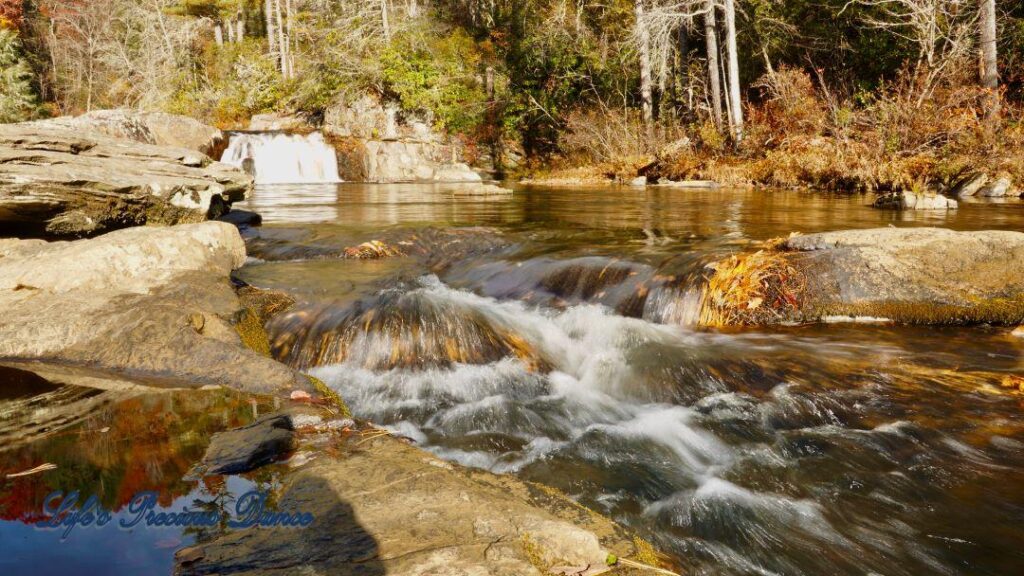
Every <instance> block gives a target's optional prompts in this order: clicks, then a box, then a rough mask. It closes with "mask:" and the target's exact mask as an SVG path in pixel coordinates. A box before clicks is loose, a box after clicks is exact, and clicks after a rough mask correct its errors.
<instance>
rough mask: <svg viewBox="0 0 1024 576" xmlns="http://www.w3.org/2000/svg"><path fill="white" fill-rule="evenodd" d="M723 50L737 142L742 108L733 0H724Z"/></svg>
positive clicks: (739, 140) (731, 122) (741, 124)
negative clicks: (727, 69) (727, 68)
mask: <svg viewBox="0 0 1024 576" xmlns="http://www.w3.org/2000/svg"><path fill="white" fill-rule="evenodd" d="M725 52H726V57H727V58H728V61H729V102H730V106H729V108H730V111H731V118H730V121H729V124H730V126H731V127H732V131H733V137H734V138H735V139H736V143H737V144H738V143H740V142H741V141H742V140H743V108H742V106H741V103H740V58H739V54H738V53H737V49H736V4H735V0H725Z"/></svg>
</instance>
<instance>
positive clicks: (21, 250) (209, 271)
mask: <svg viewBox="0 0 1024 576" xmlns="http://www.w3.org/2000/svg"><path fill="white" fill-rule="evenodd" d="M244 261H245V244H244V242H243V241H242V239H241V237H240V236H239V234H238V230H237V229H236V228H235V227H234V226H232V225H230V224H227V223H224V222H205V223H202V224H190V225H182V226H173V227H141V228H130V229H127V230H119V231H116V232H111V233H109V234H105V235H103V236H100V237H98V238H93V239H89V240H77V241H73V242H49V243H48V242H44V241H42V240H0V309H2V310H3V311H4V314H3V316H2V318H0V358H6V359H8V360H12V359H13V360H23V361H24V360H47V361H57V362H63V363H67V364H71V365H76V364H77V365H88V366H91V367H93V368H96V369H104V370H110V371H114V372H121V373H124V372H128V373H132V374H135V375H147V376H148V377H149V380H150V381H153V380H154V379H155V380H156V381H161V380H163V381H166V382H167V383H168V385H173V386H183V385H185V386H202V385H206V384H214V385H224V386H230V387H233V388H238V389H242V390H251V391H261V392H282V391H289V390H291V389H294V388H302V389H312V388H311V385H310V383H309V382H308V381H307V379H306V378H305V377H303V376H301V375H298V374H297V373H295V372H294V371H292V370H291V369H289V368H287V367H286V366H284V365H283V364H279V363H277V362H274V361H273V360H271V359H270V358H267V357H265V356H261V355H260V354H258V353H256V352H254V351H253V350H250V349H248V348H246V347H245V346H243V336H245V330H244V329H243V328H248V329H256V330H259V329H261V327H259V326H256V327H251V326H250V327H246V326H243V325H242V324H241V323H242V322H244V321H245V320H246V318H248V314H246V313H245V311H244V310H243V309H242V306H241V305H240V303H239V299H238V297H237V296H236V293H235V291H234V289H233V288H232V285H231V282H230V280H229V274H230V273H231V271H232V269H234V268H237V267H239V266H241V265H242V264H243V262H244ZM263 340H264V341H266V336H265V335H264V336H263Z"/></svg>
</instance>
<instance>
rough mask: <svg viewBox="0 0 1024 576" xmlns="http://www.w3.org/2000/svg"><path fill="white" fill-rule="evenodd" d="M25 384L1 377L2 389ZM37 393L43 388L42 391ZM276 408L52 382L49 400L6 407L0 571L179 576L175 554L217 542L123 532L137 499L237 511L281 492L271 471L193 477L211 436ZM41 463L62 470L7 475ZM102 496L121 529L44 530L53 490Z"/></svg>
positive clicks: (16, 375) (1, 433)
mask: <svg viewBox="0 0 1024 576" xmlns="http://www.w3.org/2000/svg"><path fill="white" fill-rule="evenodd" d="M26 378H29V377H28V376H26V373H25V372H21V371H16V370H11V369H3V370H0V390H4V389H6V384H7V383H8V382H12V381H17V380H18V379H21V380H25V379H26ZM37 384H38V382H37ZM272 408H273V404H272V402H271V401H270V400H261V399H257V398H252V397H248V396H243V395H241V394H237V393H232V392H228V391H223V390H202V391H199V390H188V391H171V392H145V391H142V392H140V391H137V390H136V391H105V392H104V391H99V390H92V389H82V388H78V387H74V386H58V385H54V384H52V383H46V384H45V390H42V389H39V387H38V386H37V389H34V390H32V391H31V394H28V395H25V394H22V395H19V397H18V398H11V397H10V395H5V397H4V398H2V399H0V422H2V427H0V542H2V543H3V546H2V550H3V552H2V554H0V573H3V574H29V573H31V574H54V575H66V574H72V573H79V572H80V571H87V572H88V571H92V572H93V573H97V574H138V573H146V574H154V573H171V572H172V569H173V555H174V552H175V550H177V549H180V548H181V547H183V546H186V545H189V544H191V543H193V542H195V541H196V539H197V538H208V537H213V536H215V535H216V533H217V530H216V529H214V531H213V532H209V531H207V532H206V533H203V532H200V531H197V530H195V529H192V528H185V529H182V528H175V527H146V528H136V529H133V530H123V529H120V528H118V527H117V523H118V521H119V520H120V519H121V518H130V517H131V516H132V515H129V514H128V513H127V510H126V506H127V504H128V502H129V501H130V499H131V498H132V496H133V495H135V494H136V493H138V492H140V491H147V490H152V491H156V492H157V493H158V494H159V497H158V505H157V508H156V511H157V512H174V511H181V510H183V509H184V508H186V507H188V508H190V509H192V510H196V509H204V508H208V507H210V506H213V507H229V506H230V505H231V502H233V499H234V498H235V497H237V496H238V495H239V494H242V493H244V492H246V491H248V490H250V489H257V488H258V489H264V490H273V489H276V487H277V486H276V480H275V479H274V477H273V475H272V474H271V473H270V472H268V471H262V472H261V471H257V472H256V473H253V474H250V475H247V476H246V477H241V476H239V477H226V478H225V477H212V476H211V477H205V478H197V477H193V476H191V475H190V470H191V469H192V467H193V465H194V464H195V463H196V462H197V461H198V460H199V459H200V458H201V457H202V455H203V452H204V450H205V448H206V445H207V443H208V442H209V437H210V435H212V434H213V433H214V432H217V431H220V430H224V429H227V428H231V427H235V426H240V425H243V424H246V423H248V422H251V421H252V419H253V418H254V415H255V414H258V413H260V412H262V411H268V410H271V409H272ZM42 464H51V465H55V467H54V468H52V469H49V470H46V471H43V472H38V473H35V474H30V475H25V476H18V477H9V476H8V475H9V474H15V473H18V472H22V471H26V470H31V469H33V468H36V467H37V466H40V465H42ZM57 490H60V491H63V492H65V493H68V492H71V491H74V490H78V491H79V492H80V494H81V495H82V498H83V499H84V498H86V497H88V496H89V495H95V496H96V497H97V498H98V499H99V501H100V502H101V504H102V506H103V507H104V508H105V509H108V510H111V511H112V512H114V519H113V521H112V522H111V523H110V524H108V525H106V526H104V527H102V528H99V527H78V528H75V529H74V530H73V532H72V533H71V534H70V535H69V536H68V538H67V539H64V540H62V539H61V536H62V531H61V530H41V529H38V528H37V527H35V526H34V523H35V522H37V521H39V520H41V519H43V518H44V516H43V514H42V506H43V501H44V499H45V498H46V496H47V495H49V494H50V493H52V492H54V491H57Z"/></svg>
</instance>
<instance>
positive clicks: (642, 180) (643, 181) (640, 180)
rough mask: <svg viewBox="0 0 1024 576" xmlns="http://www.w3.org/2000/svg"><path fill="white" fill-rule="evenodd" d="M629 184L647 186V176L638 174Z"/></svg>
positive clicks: (639, 186) (640, 186)
mask: <svg viewBox="0 0 1024 576" xmlns="http://www.w3.org/2000/svg"><path fill="white" fill-rule="evenodd" d="M629 185H630V186H635V187H638V188H642V187H644V186H647V176H637V177H636V178H633V179H632V180H630V181H629Z"/></svg>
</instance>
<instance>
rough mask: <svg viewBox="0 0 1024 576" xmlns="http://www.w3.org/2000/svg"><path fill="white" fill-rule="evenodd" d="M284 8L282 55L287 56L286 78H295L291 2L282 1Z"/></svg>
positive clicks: (287, 0)
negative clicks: (283, 45)
mask: <svg viewBox="0 0 1024 576" xmlns="http://www.w3.org/2000/svg"><path fill="white" fill-rule="evenodd" d="M284 7H285V13H284V14H285V16H286V18H285V24H284V25H285V34H284V44H285V47H284V53H285V54H287V55H288V58H287V61H288V73H287V74H285V77H286V78H294V77H295V57H294V56H292V37H293V34H292V21H293V20H294V16H295V13H294V12H293V11H292V0H284Z"/></svg>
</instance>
